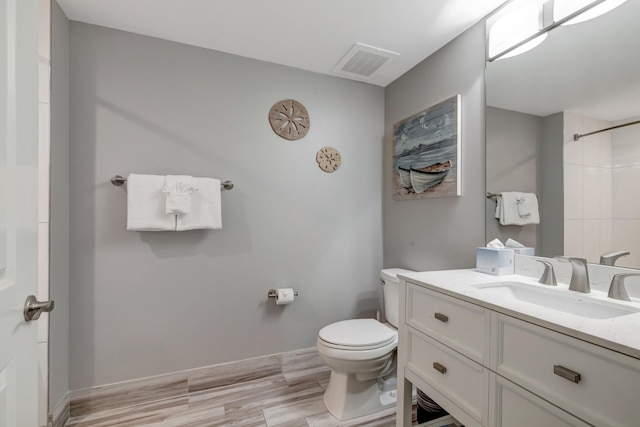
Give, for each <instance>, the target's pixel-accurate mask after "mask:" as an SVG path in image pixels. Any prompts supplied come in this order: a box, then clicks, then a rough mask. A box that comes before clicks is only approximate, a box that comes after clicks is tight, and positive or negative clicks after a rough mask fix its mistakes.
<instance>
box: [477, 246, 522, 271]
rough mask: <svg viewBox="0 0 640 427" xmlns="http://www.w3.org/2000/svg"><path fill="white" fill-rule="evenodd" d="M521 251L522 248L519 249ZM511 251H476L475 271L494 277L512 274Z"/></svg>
mask: <svg viewBox="0 0 640 427" xmlns="http://www.w3.org/2000/svg"><path fill="white" fill-rule="evenodd" d="M521 249H522V248H521ZM513 257H514V252H513V249H511V248H509V249H492V248H477V249H476V269H477V270H478V271H481V272H483V273H489V274H493V275H496V276H502V275H504V274H513Z"/></svg>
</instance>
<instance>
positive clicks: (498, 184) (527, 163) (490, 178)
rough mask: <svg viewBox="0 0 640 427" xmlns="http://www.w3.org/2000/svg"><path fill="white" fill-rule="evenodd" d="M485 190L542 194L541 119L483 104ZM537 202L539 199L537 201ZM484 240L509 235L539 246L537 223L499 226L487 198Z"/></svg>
mask: <svg viewBox="0 0 640 427" xmlns="http://www.w3.org/2000/svg"><path fill="white" fill-rule="evenodd" d="M486 126H487V157H486V158H487V162H486V163H487V166H486V167H487V191H488V192H491V193H499V192H502V191H522V192H527V193H535V194H537V195H538V196H539V197H541V195H542V177H541V170H542V169H541V168H542V118H541V117H539V116H535V115H532V114H525V113H519V112H517V111H510V110H504V109H502V108H494V107H487V109H486ZM539 201H540V202H541V199H540V200H539ZM485 206H486V213H485V215H486V221H487V223H486V240H487V241H490V240H493V239H495V238H498V239H500V240H501V241H502V242H503V243H504V242H506V241H507V239H508V238H512V239H515V240H517V241H518V242H520V243H522V244H523V245H525V246H530V247H534V248H537V249H538V251H540V249H541V245H542V242H541V238H540V235H541V230H542V227H541V226H539V225H534V224H530V225H524V226H517V225H500V223H499V222H498V220H497V219H496V218H495V211H496V201H495V199H487V200H486V202H485Z"/></svg>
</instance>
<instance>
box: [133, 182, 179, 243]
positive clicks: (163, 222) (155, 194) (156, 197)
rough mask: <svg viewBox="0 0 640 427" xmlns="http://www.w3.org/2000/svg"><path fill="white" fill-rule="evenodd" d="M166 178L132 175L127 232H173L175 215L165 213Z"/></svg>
mask: <svg viewBox="0 0 640 427" xmlns="http://www.w3.org/2000/svg"><path fill="white" fill-rule="evenodd" d="M163 186H164V176H161V175H140V174H133V173H132V174H131V175H129V177H128V178H127V230H131V231H173V230H175V229H176V217H175V215H167V214H166V213H165V194H164V193H163V192H162V187H163Z"/></svg>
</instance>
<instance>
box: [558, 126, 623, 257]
mask: <svg viewBox="0 0 640 427" xmlns="http://www.w3.org/2000/svg"><path fill="white" fill-rule="evenodd" d="M608 126H610V123H609V122H607V121H604V120H599V119H594V118H591V117H586V116H580V115H577V114H572V113H565V114H564V251H563V252H564V253H565V254H567V255H570V256H579V257H584V258H587V259H588V260H589V261H590V262H599V259H600V254H602V253H603V252H606V251H609V250H611V240H612V238H611V235H610V234H607V233H606V231H607V230H610V229H611V228H612V223H611V221H612V218H613V208H612V205H613V203H612V197H613V195H612V185H611V184H612V181H613V178H612V176H613V171H612V158H613V155H612V139H611V135H610V134H609V133H600V134H596V135H591V136H588V137H584V138H581V139H580V140H579V141H574V140H573V135H574V134H576V133H578V134H584V133H588V132H592V131H594V130H598V129H602V128H606V127H608Z"/></svg>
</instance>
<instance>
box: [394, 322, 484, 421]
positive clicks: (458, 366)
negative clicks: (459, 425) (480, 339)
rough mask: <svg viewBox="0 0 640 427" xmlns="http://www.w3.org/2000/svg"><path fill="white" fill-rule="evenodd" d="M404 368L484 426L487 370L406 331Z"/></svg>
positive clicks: (418, 334) (443, 347)
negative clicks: (406, 347) (406, 344)
mask: <svg viewBox="0 0 640 427" xmlns="http://www.w3.org/2000/svg"><path fill="white" fill-rule="evenodd" d="M407 336H408V351H407V364H406V366H407V368H408V369H409V370H410V371H412V372H413V373H414V374H415V375H416V376H417V377H419V378H421V379H422V380H424V381H425V382H426V383H428V384H429V385H430V386H431V387H433V388H435V389H436V390H437V391H438V392H439V393H440V394H442V395H443V396H444V397H446V398H447V399H449V400H450V401H451V402H452V403H454V404H455V405H456V406H457V407H458V408H460V409H461V410H462V411H464V412H465V413H466V414H467V415H469V416H470V417H471V418H472V419H474V420H475V421H477V422H478V423H479V424H481V425H487V417H488V411H489V400H488V395H489V370H488V369H487V368H485V367H483V366H482V365H480V364H478V363H476V362H474V361H473V360H470V359H468V358H467V357H465V356H463V355H461V354H459V353H457V352H455V351H453V350H451V349H450V348H448V347H447V346H445V345H442V344H441V343H439V342H437V341H436V340H433V339H431V338H429V337H426V336H424V335H423V334H421V333H419V332H416V331H414V330H412V329H411V328H409V329H408V334H407Z"/></svg>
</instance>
